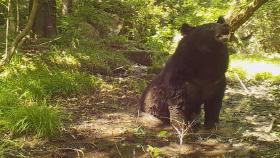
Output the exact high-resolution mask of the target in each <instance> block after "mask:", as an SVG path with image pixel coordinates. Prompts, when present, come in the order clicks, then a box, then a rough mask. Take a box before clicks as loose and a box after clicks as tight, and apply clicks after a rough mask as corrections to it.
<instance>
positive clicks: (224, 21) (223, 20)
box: [217, 16, 226, 24]
mask: <svg viewBox="0 0 280 158" xmlns="http://www.w3.org/2000/svg"><path fill="white" fill-rule="evenodd" d="M217 23H219V24H225V23H226V20H225V18H224V17H222V16H220V17H219V18H218V21H217Z"/></svg>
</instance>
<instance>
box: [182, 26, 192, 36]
mask: <svg viewBox="0 0 280 158" xmlns="http://www.w3.org/2000/svg"><path fill="white" fill-rule="evenodd" d="M193 29H194V27H193V26H191V25H189V24H186V23H184V24H183V25H182V26H181V30H180V31H181V34H182V36H185V35H187V34H188V33H189V32H190V31H192V30H193Z"/></svg>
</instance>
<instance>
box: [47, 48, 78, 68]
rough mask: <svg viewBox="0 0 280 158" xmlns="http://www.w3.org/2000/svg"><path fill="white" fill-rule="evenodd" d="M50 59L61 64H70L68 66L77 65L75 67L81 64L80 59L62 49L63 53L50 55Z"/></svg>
mask: <svg viewBox="0 0 280 158" xmlns="http://www.w3.org/2000/svg"><path fill="white" fill-rule="evenodd" d="M50 60H51V61H52V62H53V63H56V64H61V65H68V66H75V67H80V66H81V64H80V62H79V60H77V59H76V58H75V57H74V56H73V55H71V54H67V53H66V52H65V51H62V52H61V53H56V54H53V55H52V56H51V57H50Z"/></svg>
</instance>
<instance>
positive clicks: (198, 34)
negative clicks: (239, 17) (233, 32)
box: [181, 17, 230, 44]
mask: <svg viewBox="0 0 280 158" xmlns="http://www.w3.org/2000/svg"><path fill="white" fill-rule="evenodd" d="M229 33H230V28H229V25H228V24H226V22H225V20H224V18H223V17H219V19H218V20H217V22H216V23H208V24H204V25H200V26H195V27H194V26H191V25H189V24H183V25H182V27H181V34H182V36H183V37H186V38H187V39H190V40H192V41H193V42H195V43H200V44H203V43H216V42H218V43H223V42H226V41H227V40H228V39H229Z"/></svg>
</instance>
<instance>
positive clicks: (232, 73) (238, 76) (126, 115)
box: [0, 0, 280, 157]
mask: <svg viewBox="0 0 280 158" xmlns="http://www.w3.org/2000/svg"><path fill="white" fill-rule="evenodd" d="M219 16H224V17H225V19H226V21H227V22H228V23H229V24H230V26H231V28H232V30H231V31H232V33H234V34H232V38H231V41H230V42H228V47H229V52H230V54H231V57H230V67H229V70H228V72H227V78H228V88H227V92H226V96H225V99H224V107H223V112H222V113H223V114H222V121H221V124H222V127H223V128H221V129H220V130H217V131H212V132H209V131H208V132H207V131H206V132H205V131H202V132H201V133H191V132H189V131H188V130H186V129H184V127H180V128H179V127H173V128H172V127H170V128H167V129H155V128H148V127H146V125H147V124H141V123H139V120H138V119H137V117H136V116H137V109H138V107H137V100H138V98H139V95H140V94H141V93H142V91H143V90H144V88H145V87H146V85H147V84H148V83H149V82H150V80H151V79H153V78H154V77H155V75H156V74H158V73H159V72H160V70H161V69H162V67H163V66H164V63H165V62H166V61H167V59H168V57H169V56H170V55H172V53H174V50H175V48H176V46H177V43H178V41H179V40H180V38H181V36H180V33H179V28H180V26H181V25H182V24H183V23H188V24H190V25H193V26H196V25H200V24H204V23H211V22H216V20H217V19H218V17H219ZM279 32H280V0H227V1H226V0H211V1H210V0H206V1H205V0H204V1H202V0H82V1H78V0H57V1H56V0H0V54H1V55H2V59H1V62H0V66H1V67H0V157H141V156H142V157H171V156H175V157H188V156H190V155H192V156H197V157H218V156H221V155H223V156H225V157H250V156H253V157H280V150H279V149H280V142H279V141H280V125H279V119H280V117H279V116H280V111H279V103H280V92H279V88H280V54H279V53H280V45H279V42H280V36H279ZM148 125H149V123H148ZM178 129H179V130H178ZM181 129H182V130H181ZM180 131H181V132H180ZM177 137H179V138H182V137H183V138H184V144H178V138H177Z"/></svg>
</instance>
